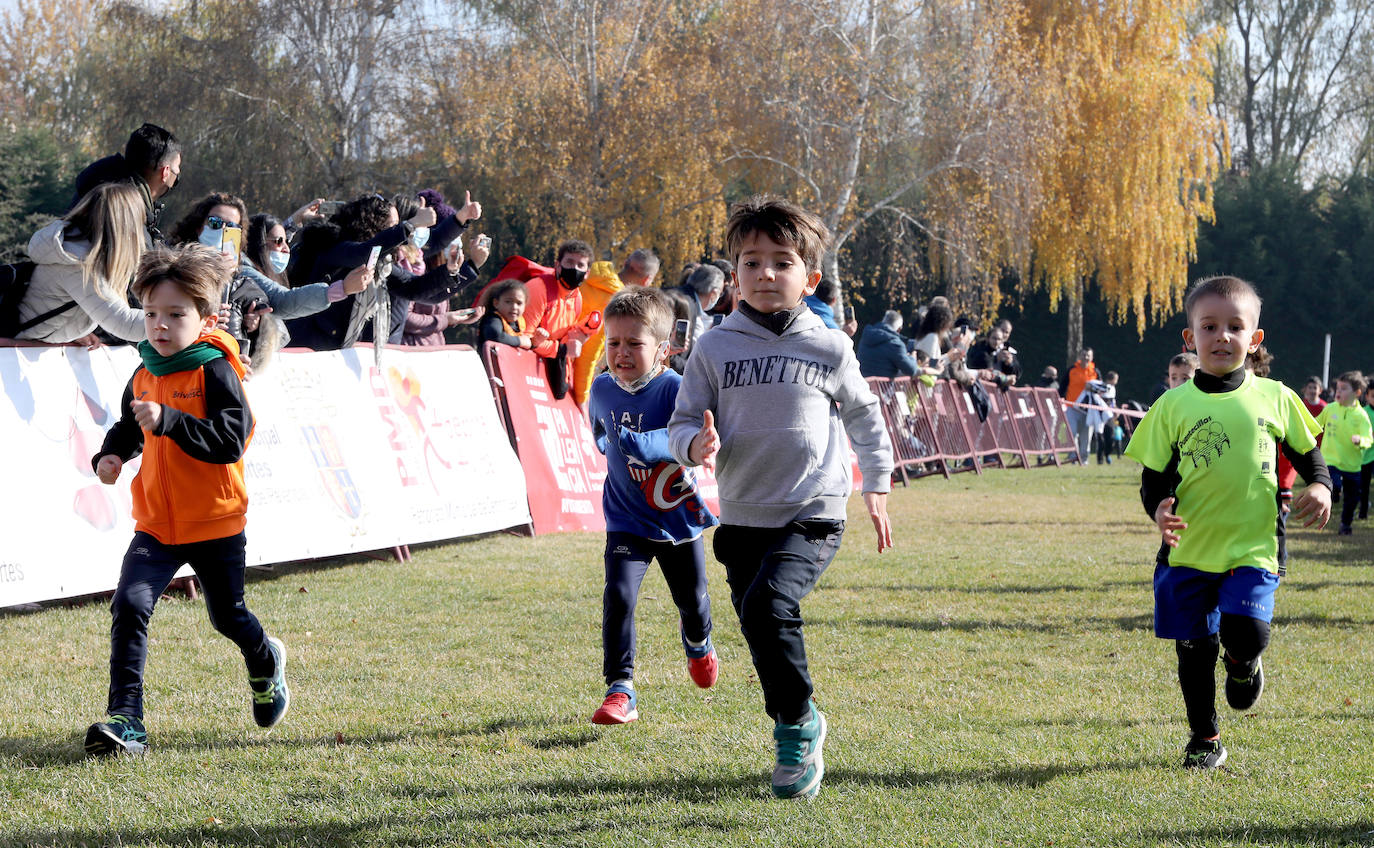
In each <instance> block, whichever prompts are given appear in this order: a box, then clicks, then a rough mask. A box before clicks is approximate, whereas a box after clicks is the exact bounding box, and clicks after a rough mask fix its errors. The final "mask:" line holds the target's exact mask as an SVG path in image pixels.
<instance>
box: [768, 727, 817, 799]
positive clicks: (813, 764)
mask: <svg viewBox="0 0 1374 848" xmlns="http://www.w3.org/2000/svg"><path fill="white" fill-rule="evenodd" d="M825 731H826V723H825V715H824V714H823V713H822V712H821V711H820V710H818V709H816V705H815V704H812V705H811V716H810V718H808V719H807V720H806V721H804V722H802V723H801V724H782V723H781V722H779V723H778V724H777V725H776V726H775V727H774V728H773V739H775V740H776V741H777V743H778V763H777V765H776V766H775V767H774V768H773V794H774V795H776V796H777V797H779V798H814V797H816V793H818V792H820V791H821V778H822V777H824V776H825V760H823V759H822V758H821V749H822V747H823V746H824V745H825Z"/></svg>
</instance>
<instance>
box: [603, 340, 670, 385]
mask: <svg viewBox="0 0 1374 848" xmlns="http://www.w3.org/2000/svg"><path fill="white" fill-rule="evenodd" d="M667 355H668V343H667V342H659V343H658V359H659V360H660V361H659V363H658V364H657V365H655V366H654V367H653V368H650V369H649V370H648V371H645V372H644V373H643V374H641V375H639V377H638V378H637V379H636V380H635V381H634V382H632V383H627V382H625V381H624V380H622V379H620V378H619V377H617V376H615V374H614V373H612V374H611V379H612V380H615V384H616V385H617V386H619V387H620V388H622V389H624V390H625V391H627V392H629V393H630V394H632V395H636V394H639V392H640V390H641V389H643V388H644V387H645V386H647V385H649V383H651V382H653V379H654V378H655V377H657V376H658V375H659V374H662V373H663V370H664V367H665V366H664V365H663V362H662V359H663V357H664V356H667Z"/></svg>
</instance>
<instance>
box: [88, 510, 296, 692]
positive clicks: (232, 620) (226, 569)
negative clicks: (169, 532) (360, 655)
mask: <svg viewBox="0 0 1374 848" xmlns="http://www.w3.org/2000/svg"><path fill="white" fill-rule="evenodd" d="M246 544H247V539H246V538H245V536H244V535H243V534H242V533H239V534H238V535H236V536H227V537H225V538H223V539H210V540H208V541H204V542H193V543H191V544H188V545H164V544H162V543H161V542H159V541H158V540H157V539H154V538H153V537H152V536H150V535H148V534H147V533H143V532H138V533H135V534H134V539H133V541H132V542H130V543H129V550H128V552H127V553H126V554H125V555H124V565H123V567H122V568H121V570H120V572H119V586H118V588H116V589H115V594H114V600H113V601H111V602H110V614H111V616H112V617H113V619H114V621H113V624H112V625H111V626H110V702H109V709H108V712H109V714H110V715H126V716H133V717H135V718H142V717H143V666H144V664H145V662H146V661H147V659H148V620H149V619H151V618H152V617H153V607H154V606H156V605H157V600H158V598H160V597H162V593H163V592H164V591H165V590H166V589H167V584H169V583H171V582H172V577H174V576H175V575H176V573H177V569H179V568H181V566H183V565H186V564H190V566H191V568H192V569H194V570H195V572H196V577H198V578H199V579H200V587H201V590H202V591H203V592H204V594H205V610H206V612H208V613H209V614H210V623H211V624H212V625H214V627H215V629H216V630H218V631H219V632H220V633H223V634H224V635H225V636H227V637H229V639H231V640H232V641H233V642H234V643H235V644H236V645H238V646H239V650H240V651H242V652H243V660H244V662H245V663H246V664H247V666H248V674H249V676H250V677H270V676H271V675H272V674H274V673H275V672H276V668H277V663H276V660H275V658H273V656H272V652H271V650H270V649H269V648H268V647H267V634H266V633H264V632H263V629H262V625H261V624H259V623H258V620H257V618H255V617H254V616H253V614H252V613H251V612H249V611H248V608H247V607H246V606H245V605H244V602H243V568H244V548H245V546H246Z"/></svg>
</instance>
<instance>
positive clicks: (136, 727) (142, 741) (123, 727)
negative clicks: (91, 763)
mask: <svg viewBox="0 0 1374 848" xmlns="http://www.w3.org/2000/svg"><path fill="white" fill-rule="evenodd" d="M147 750H148V731H147V730H146V729H145V728H144V727H143V722H141V721H139V720H138V719H136V718H134V717H133V716H125V715H112V716H110V720H109V721H101V722H96V723H95V724H93V725H91V726H90V728H88V729H87V730H86V755H87V756H89V757H113V756H117V755H119V754H127V755H129V756H131V757H137V756H140V755H142V754H143V753H144V752H145V751H147Z"/></svg>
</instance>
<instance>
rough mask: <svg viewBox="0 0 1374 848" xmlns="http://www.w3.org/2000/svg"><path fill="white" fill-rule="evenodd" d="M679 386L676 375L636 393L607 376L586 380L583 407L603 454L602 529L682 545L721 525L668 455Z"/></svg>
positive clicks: (690, 475) (690, 476)
mask: <svg viewBox="0 0 1374 848" xmlns="http://www.w3.org/2000/svg"><path fill="white" fill-rule="evenodd" d="M681 384H682V377H681V375H679V374H678V373H677V372H675V371H667V370H665V371H664V372H663V373H662V374H659V375H658V376H657V377H655V378H654V379H652V380H650V381H649V384H648V385H647V386H645V387H644V388H642V389H640V390H639V391H638V392H636V393H630V392H627V391H625V390H624V389H622V388H621V387H620V386H619V385H618V384H617V383H616V381H615V378H614V377H612V376H611V375H610V374H602V375H600V376H598V377H597V378H596V379H595V380H594V381H592V389H591V394H590V396H589V397H588V399H587V410H588V413H589V415H590V417H591V422H592V434H593V435H594V436H595V437H596V442H597V446H598V447H600V448H601V449H602V451H603V452H604V453H605V454H606V485H605V488H604V489H603V490H602V495H601V503H602V511H603V512H604V513H605V515H606V530H607V531H608V532H618V533H631V534H633V535H635V536H639V537H642V538H645V539H652V540H654V541H657V542H673V543H675V544H680V543H683V542H690V541H692V540H693V539H696V538H697V537H699V536H700V535H701V531H702V530H705V529H706V528H707V527H713V526H715V525H716V524H718V523H719V521H718V520H717V518H716V517H715V516H714V515H713V514H711V510H710V509H709V508H708V507H707V506H706V502H705V501H704V500H702V497H701V493H700V492H699V491H698V490H697V484H696V474H695V472H694V471H693V470H692V469H691V468H684V467H683V466H681V465H679V464H678V462H677V460H675V459H673V456H672V453H671V452H669V450H668V429H667V428H668V418H669V417H670V416H671V415H672V413H673V406H674V405H675V404H676V402H677V391H678V387H679V386H680V385H681Z"/></svg>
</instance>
